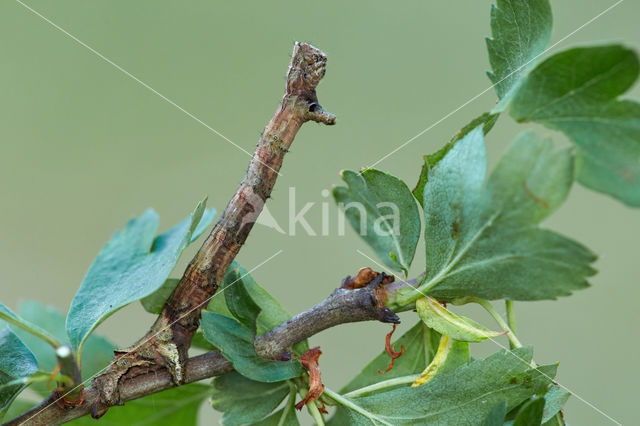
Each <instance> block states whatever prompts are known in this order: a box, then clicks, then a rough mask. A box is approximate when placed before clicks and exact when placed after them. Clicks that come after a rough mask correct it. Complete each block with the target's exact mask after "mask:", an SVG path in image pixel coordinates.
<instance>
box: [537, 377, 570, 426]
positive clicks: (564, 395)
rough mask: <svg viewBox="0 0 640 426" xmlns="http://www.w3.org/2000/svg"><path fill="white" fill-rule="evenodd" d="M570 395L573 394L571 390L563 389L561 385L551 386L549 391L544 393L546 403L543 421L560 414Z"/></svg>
mask: <svg viewBox="0 0 640 426" xmlns="http://www.w3.org/2000/svg"><path fill="white" fill-rule="evenodd" d="M570 396H571V394H570V393H569V392H567V391H565V390H564V389H561V388H560V387H559V386H557V385H553V386H551V387H550V388H549V390H548V391H547V393H545V394H544V400H545V403H544V411H543V415H542V423H546V422H548V421H550V420H551V419H552V418H553V416H555V415H556V414H558V413H559V412H560V410H562V407H564V404H565V403H566V402H567V400H568V399H569V397H570Z"/></svg>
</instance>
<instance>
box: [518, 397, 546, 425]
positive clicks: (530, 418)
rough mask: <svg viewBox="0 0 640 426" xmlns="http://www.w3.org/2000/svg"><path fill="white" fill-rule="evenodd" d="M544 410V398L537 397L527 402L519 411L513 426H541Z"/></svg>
mask: <svg viewBox="0 0 640 426" xmlns="http://www.w3.org/2000/svg"><path fill="white" fill-rule="evenodd" d="M543 409H544V398H541V397H537V398H534V399H532V400H530V401H527V402H526V403H525V404H524V405H523V406H522V408H520V411H518V414H517V415H516V418H515V419H514V421H513V426H540V424H542V410H543Z"/></svg>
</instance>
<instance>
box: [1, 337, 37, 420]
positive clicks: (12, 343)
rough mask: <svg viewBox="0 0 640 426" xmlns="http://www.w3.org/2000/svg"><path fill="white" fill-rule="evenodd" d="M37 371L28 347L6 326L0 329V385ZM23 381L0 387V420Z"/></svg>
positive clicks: (24, 385) (22, 386) (20, 389)
mask: <svg viewBox="0 0 640 426" xmlns="http://www.w3.org/2000/svg"><path fill="white" fill-rule="evenodd" d="M36 371H38V363H37V361H36V358H35V357H34V356H33V354H32V353H31V351H30V350H29V348H27V347H26V346H25V345H24V343H22V341H21V340H20V339H19V338H18V336H16V335H15V334H14V333H13V332H12V331H11V330H10V329H9V328H8V327H4V328H2V329H0V386H2V385H5V384H7V383H9V382H13V381H14V380H16V379H22V378H27V377H29V376H30V375H32V374H34V373H35V372H36ZM26 387H27V384H25V383H16V384H14V385H10V386H5V387H1V388H0V421H1V420H2V419H3V418H4V416H5V414H6V413H7V410H8V409H9V406H10V405H11V403H12V402H13V400H14V399H15V398H16V396H18V394H19V393H20V392H22V390H23V389H24V388H26Z"/></svg>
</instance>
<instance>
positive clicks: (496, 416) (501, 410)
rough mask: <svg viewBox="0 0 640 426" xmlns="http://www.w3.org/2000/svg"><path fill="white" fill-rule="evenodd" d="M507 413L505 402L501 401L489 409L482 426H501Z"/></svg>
mask: <svg viewBox="0 0 640 426" xmlns="http://www.w3.org/2000/svg"><path fill="white" fill-rule="evenodd" d="M506 415H507V403H506V402H505V401H502V402H500V403H498V404H497V405H496V406H495V407H493V408H492V409H491V411H489V414H488V415H487V418H486V419H484V422H483V423H482V426H503V425H504V417H505V416H506Z"/></svg>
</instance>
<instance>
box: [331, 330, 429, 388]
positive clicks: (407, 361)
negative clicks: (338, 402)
mask: <svg viewBox="0 0 640 426" xmlns="http://www.w3.org/2000/svg"><path fill="white" fill-rule="evenodd" d="M429 332H430V330H429V329H427V328H426V327H425V326H424V325H423V324H422V323H421V322H418V323H417V324H416V325H414V326H413V327H411V328H410V329H409V330H408V331H407V332H406V333H404V334H403V335H402V336H401V337H400V338H399V339H397V340H396V341H395V342H393V346H394V347H395V348H396V350H399V348H400V347H401V346H404V348H405V352H404V354H403V355H402V356H401V357H400V358H398V359H396V360H395V361H394V363H393V369H392V370H390V371H388V372H386V373H385V374H384V375H380V373H378V370H381V371H384V370H386V369H387V366H388V365H389V354H387V352H386V351H382V353H380V355H378V356H377V357H376V358H374V359H373V360H372V361H371V362H369V364H367V365H366V366H365V367H364V368H363V369H362V371H361V372H360V373H359V374H358V375H357V376H355V377H354V378H353V379H351V381H349V383H347V384H346V385H345V386H344V387H343V388H342V389H340V393H348V392H352V391H355V390H357V389H360V388H364V387H366V386H370V385H372V384H374V383H378V382H380V381H382V380H389V379H393V378H396V377H402V376H410V375H413V374H418V373H420V372H421V371H422V370H424V368H425V367H426V366H427V364H428V363H429V358H428V354H425V347H427V346H429V345H430V338H429ZM433 334H436V335H437V336H436V344H435V347H436V348H437V346H438V341H439V340H440V335H439V334H438V333H435V332H433ZM434 353H435V350H434Z"/></svg>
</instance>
